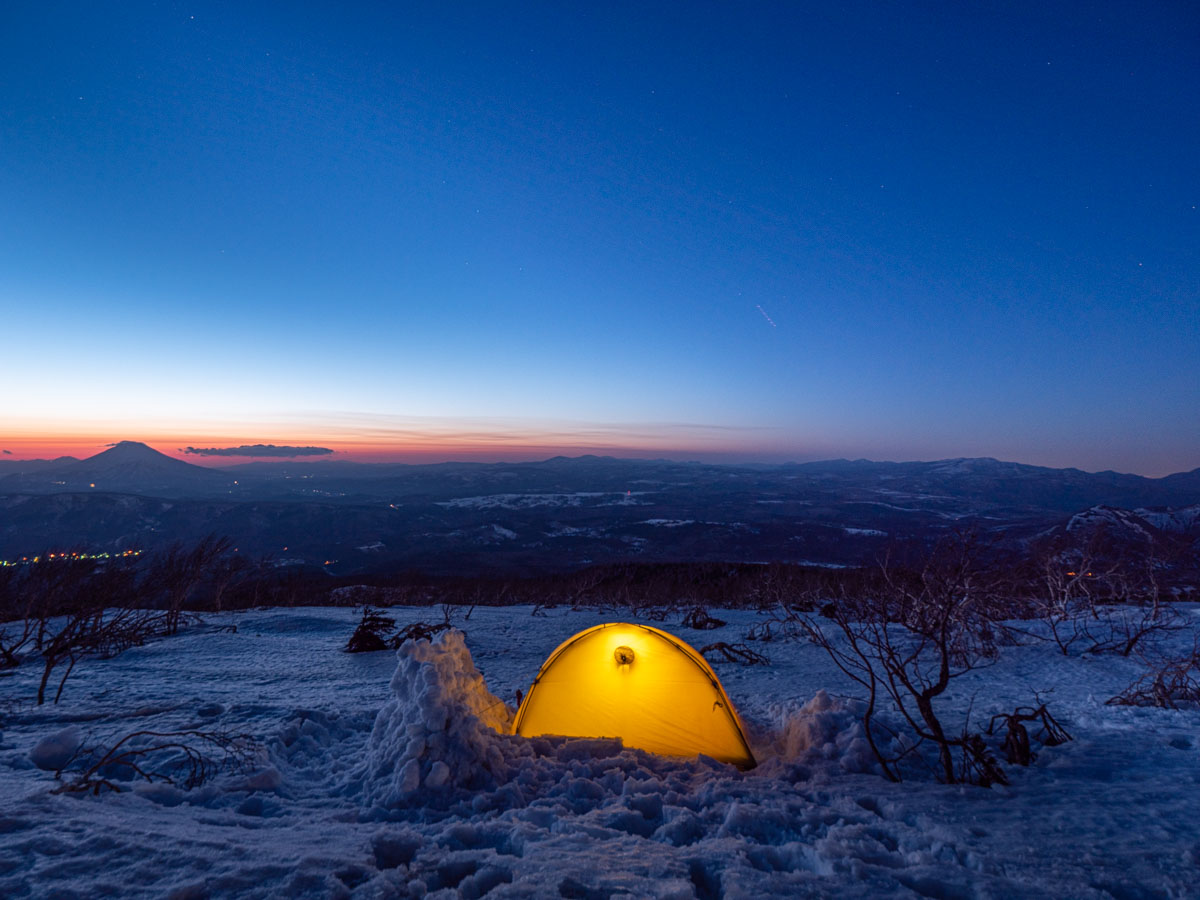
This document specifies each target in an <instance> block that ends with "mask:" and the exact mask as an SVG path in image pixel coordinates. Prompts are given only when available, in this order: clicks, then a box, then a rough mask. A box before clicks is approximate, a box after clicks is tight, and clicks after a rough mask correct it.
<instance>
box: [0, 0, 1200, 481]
mask: <svg viewBox="0 0 1200 900" xmlns="http://www.w3.org/2000/svg"><path fill="white" fill-rule="evenodd" d="M341 6H342V5H339V4H328V3H320V4H319V3H286V4H285V3H270V4H267V3H253V2H245V3H242V2H227V3H208V2H197V3H175V2H159V3H146V2H138V0H130V2H122V3H119V4H97V3H75V2H66V3H54V2H42V3H32V2H30V3H4V4H0V335H2V342H0V347H2V349H0V449H2V450H7V451H9V452H8V454H6V455H5V458H10V459H11V458H19V457H29V456H45V455H58V454H59V453H73V454H75V455H87V454H90V453H94V452H97V451H98V450H100V449H102V448H103V445H104V444H105V443H107V442H110V441H115V440H120V439H123V438H129V439H139V440H146V441H148V442H149V443H151V444H153V445H155V446H156V447H158V448H159V449H162V450H164V451H169V452H172V453H175V452H177V448H183V447H186V446H196V447H202V448H212V447H216V448H220V447H229V446H237V445H245V444H259V443H263V444H272V443H273V444H276V445H283V444H288V445H302V446H310V445H315V446H320V447H326V448H331V449H334V450H336V451H337V452H338V454H339V455H342V454H346V455H347V458H360V459H411V460H432V459H444V458H481V459H499V458H514V457H516V458H537V457H541V456H548V455H552V454H554V453H560V452H561V453H567V454H576V453H580V452H605V453H615V454H624V455H643V456H644V455H656V456H657V455H665V456H673V457H677V458H693V459H727V460H747V459H761V460H768V461H769V460H784V459H796V460H805V459H817V458H828V457H835V456H852V457H858V456H865V457H870V458H874V459H932V458H942V457H953V456H996V457H1000V458H1005V459H1013V460H1017V461H1021V462H1029V463H1038V464H1044V465H1055V466H1078V467H1080V468H1085V469H1104V468H1115V469H1118V470H1123V471H1132V472H1138V473H1141V474H1148V475H1161V474H1165V473H1167V472H1171V471H1178V470H1183V469H1191V468H1195V467H1197V466H1200V352H1198V348H1200V210H1197V206H1198V205H1200V16H1197V15H1196V12H1195V7H1194V6H1193V5H1192V4H1189V3H1183V2H1180V3H1169V2H1163V3H1154V4H1138V3H1106V2H1096V3H1087V4H1082V5H1081V4H1078V3H1053V2H1045V0H1040V2H1030V3H1020V2H1016V3H1013V2H1006V3H986V2H983V3H971V4H951V3H940V2H931V3H883V2H880V3H853V2H839V3H833V4H821V5H819V6H818V5H817V4H802V3H795V4H779V3H763V4H743V3H702V2H697V3H688V4H646V3H644V2H640V3H628V4H626V3H616V2H606V3H603V4H600V3H597V4H594V5H592V6H591V8H590V9H588V10H585V9H584V4H575V3H545V4H535V3H528V4H526V3H520V4H514V3H499V2H497V3H487V4H484V3H480V4H450V3H433V4H407V3H377V4H370V3H361V4H345V5H344V6H345V8H344V9H343V8H340V7H341ZM781 7H787V8H786V9H781ZM187 458H188V459H190V460H192V461H202V462H203V461H205V460H204V459H202V458H199V457H195V456H188V457H187ZM208 461H209V462H227V460H225V459H223V458H221V457H217V458H213V459H208Z"/></svg>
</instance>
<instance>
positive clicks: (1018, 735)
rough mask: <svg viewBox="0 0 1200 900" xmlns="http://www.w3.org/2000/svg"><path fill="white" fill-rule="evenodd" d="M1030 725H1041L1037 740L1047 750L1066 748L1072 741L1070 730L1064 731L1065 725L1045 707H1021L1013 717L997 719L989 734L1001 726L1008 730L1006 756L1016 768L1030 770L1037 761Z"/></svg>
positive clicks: (1041, 705) (1005, 714)
mask: <svg viewBox="0 0 1200 900" xmlns="http://www.w3.org/2000/svg"><path fill="white" fill-rule="evenodd" d="M1026 722H1040V723H1041V729H1040V730H1039V731H1038V733H1037V736H1036V740H1038V741H1040V742H1041V743H1042V744H1044V745H1045V746H1047V747H1057V746H1058V745H1059V744H1065V743H1066V742H1067V741H1069V740H1072V737H1071V735H1070V733H1069V732H1068V731H1067V729H1065V728H1063V726H1062V724H1061V723H1059V721H1058V720H1057V719H1055V718H1054V716H1052V715H1050V711H1049V710H1048V709H1046V704H1045V703H1041V704H1039V705H1038V706H1036V707H1033V706H1018V707H1017V708H1016V709H1015V710H1013V711H1012V712H1011V713H999V714H997V715H994V716H992V719H991V721H990V722H989V723H988V727H987V732H986V733H987V734H989V735H992V734H995V733H996V732H997V730H998V729H999V728H1000V727H1001V726H1003V727H1004V729H1005V734H1004V756H1005V758H1006V759H1007V760H1008V761H1009V762H1010V763H1014V764H1015V765H1018V766H1027V765H1029V764H1030V763H1031V762H1033V761H1034V760H1035V759H1037V754H1036V753H1035V752H1034V751H1033V747H1032V743H1031V741H1030V738H1029V729H1027V728H1026V727H1025V723H1026Z"/></svg>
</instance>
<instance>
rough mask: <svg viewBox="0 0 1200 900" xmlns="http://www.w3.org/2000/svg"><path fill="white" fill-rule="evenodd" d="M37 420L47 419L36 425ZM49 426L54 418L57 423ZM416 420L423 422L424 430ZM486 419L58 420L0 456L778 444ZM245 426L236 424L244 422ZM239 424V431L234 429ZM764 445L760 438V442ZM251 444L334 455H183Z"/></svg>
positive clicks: (16, 440)
mask: <svg viewBox="0 0 1200 900" xmlns="http://www.w3.org/2000/svg"><path fill="white" fill-rule="evenodd" d="M39 424H42V425H43V426H45V425H47V424H48V423H39ZM56 424H57V423H56ZM423 426H424V427H423ZM489 426H492V423H466V427H463V426H461V425H460V426H458V427H452V426H449V425H446V424H444V423H432V424H424V423H417V424H416V425H411V426H408V427H402V428H398V427H394V426H384V427H370V426H368V427H365V428H363V427H358V428H354V427H350V428H347V429H344V430H343V429H337V428H335V427H332V426H330V425H321V426H317V427H312V428H304V427H303V426H299V427H296V426H293V427H292V428H287V429H286V430H285V429H284V428H279V427H274V428H263V429H261V430H259V429H255V430H254V431H252V432H250V433H249V434H247V433H246V432H245V431H242V430H241V428H237V426H233V427H232V428H228V430H226V429H221V430H215V429H214V430H209V429H206V428H197V429H196V430H195V431H192V430H185V429H183V428H180V427H178V426H176V427H170V428H150V429H147V428H145V427H141V428H134V427H129V426H128V425H124V426H123V425H122V424H114V425H113V426H112V427H111V428H110V427H103V426H98V425H96V424H94V423H88V424H87V425H79V426H73V425H66V426H62V425H59V426H58V427H42V428H37V427H26V428H11V427H5V428H2V429H0V451H8V452H3V453H0V460H28V459H55V458H57V457H60V456H73V457H76V458H80V459H84V458H87V457H89V456H95V455H96V454H98V453H102V452H103V451H104V450H106V449H108V448H109V447H110V446H112V445H113V444H114V443H116V442H118V441H123V440H130V441H140V442H142V443H145V444H147V445H149V446H150V447H153V448H154V449H155V450H158V451H159V452H160V453H164V454H166V455H167V456H171V457H174V458H176V459H182V460H186V461H187V462H190V463H193V464H196V465H204V466H229V465H236V464H238V463H243V462H266V461H273V462H287V461H306V462H316V461H322V460H352V461H355V462H401V463H431V462H445V461H453V460H461V461H475V462H490V461H495V462H501V461H504V462H517V461H528V460H540V459H547V458H549V457H552V456H560V455H561V456H582V455H585V454H595V455H600V456H618V457H622V456H623V457H653V458H659V457H662V458H672V459H709V460H716V459H718V458H720V459H733V458H738V459H754V458H761V457H763V456H764V455H765V456H771V457H779V456H780V455H781V453H782V452H783V448H774V447H768V446H761V445H760V446H759V447H753V446H751V442H750V441H749V440H748V439H747V438H748V435H747V434H745V433H739V432H736V431H733V432H729V433H726V432H724V431H722V430H716V433H709V432H708V431H707V429H705V428H704V427H703V426H698V427H694V428H689V429H687V432H691V433H687V432H683V433H681V431H682V430H681V429H679V428H674V429H673V428H672V427H670V426H668V427H664V429H663V432H664V433H662V434H656V433H654V432H655V429H653V428H652V427H650V426H640V427H637V428H629V429H622V428H617V427H611V426H588V425H577V426H560V427H533V428H529V429H518V428H516V427H514V426H511V425H508V426H503V425H502V426H501V427H489ZM242 427H244V426H242ZM234 428H237V430H234ZM764 443H766V442H764ZM254 444H274V445H276V446H289V447H310V446H315V447H323V448H327V449H329V450H332V451H333V452H332V453H329V454H321V455H312V456H295V457H292V456H244V455H212V456H208V455H201V454H196V453H188V452H186V451H185V448H187V447H197V448H226V447H241V446H250V445H254Z"/></svg>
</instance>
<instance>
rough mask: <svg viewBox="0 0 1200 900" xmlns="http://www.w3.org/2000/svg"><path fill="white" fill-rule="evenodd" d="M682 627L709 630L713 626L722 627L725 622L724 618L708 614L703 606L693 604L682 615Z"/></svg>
mask: <svg viewBox="0 0 1200 900" xmlns="http://www.w3.org/2000/svg"><path fill="white" fill-rule="evenodd" d="M682 624H683V627H684V628H694V629H696V630H697V631H709V630H711V629H713V628H724V627H725V625H726V624H727V623H726V622H725V620H724V619H718V618H716V617H714V616H710V615H709V614H708V610H706V609H705V608H704V607H703V606H693V607H692V608H691V609H690V610H688V614H687V615H686V616H684V617H683V622H682Z"/></svg>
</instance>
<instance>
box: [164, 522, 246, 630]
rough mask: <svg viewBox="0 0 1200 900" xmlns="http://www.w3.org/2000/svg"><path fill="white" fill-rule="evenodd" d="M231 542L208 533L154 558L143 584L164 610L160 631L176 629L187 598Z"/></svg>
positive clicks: (224, 553)
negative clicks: (193, 542)
mask: <svg viewBox="0 0 1200 900" xmlns="http://www.w3.org/2000/svg"><path fill="white" fill-rule="evenodd" d="M232 546H233V543H232V541H230V540H229V538H224V537H217V536H216V535H212V534H210V535H209V536H208V537H205V538H203V539H202V540H201V541H200V542H199V543H197V544H196V545H195V546H194V547H192V548H190V549H185V548H184V547H183V546H182V545H179V544H176V545H175V546H173V547H171V548H169V549H168V550H166V551H165V552H164V553H162V554H161V555H160V556H159V557H158V558H157V559H155V560H154V563H153V566H152V568H151V569H150V571H149V572H148V573H147V575H146V581H145V585H144V587H145V590H146V592H147V593H148V594H149V595H150V596H151V597H157V598H158V603H159V604H161V607H162V609H163V610H164V615H163V633H164V634H168V635H172V634H175V633H176V632H177V631H178V630H179V626H180V623H181V621H182V617H183V609H184V607H185V606H186V605H187V602H188V600H189V599H190V598H191V596H192V594H193V593H194V592H195V590H196V588H197V587H199V585H200V584H201V582H202V581H203V580H204V579H205V578H206V577H207V576H208V575H210V574H211V573H212V570H213V568H214V566H215V565H216V563H217V561H218V560H220V559H221V558H222V557H224V556H225V555H226V554H227V553H228V552H229V550H230V549H231V548H232ZM227 583H228V582H226V584H227Z"/></svg>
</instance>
